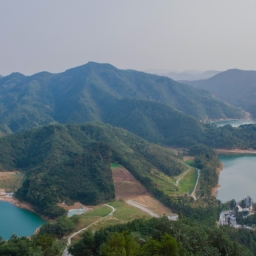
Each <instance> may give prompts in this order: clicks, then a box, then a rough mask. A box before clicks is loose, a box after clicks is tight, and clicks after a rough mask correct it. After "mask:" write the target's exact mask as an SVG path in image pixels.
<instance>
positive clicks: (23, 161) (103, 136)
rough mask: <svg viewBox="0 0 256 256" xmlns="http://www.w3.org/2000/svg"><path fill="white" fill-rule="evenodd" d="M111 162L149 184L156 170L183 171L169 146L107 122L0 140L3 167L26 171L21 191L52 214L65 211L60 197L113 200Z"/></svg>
mask: <svg viewBox="0 0 256 256" xmlns="http://www.w3.org/2000/svg"><path fill="white" fill-rule="evenodd" d="M111 162H118V163H120V164H122V165H123V166H124V167H126V168H127V169H128V170H129V171H131V173H132V174H133V175H134V176H135V177H136V178H137V179H138V180H140V181H141V182H142V184H143V185H145V187H146V188H148V187H155V184H154V182H153V180H152V178H151V175H150V173H151V170H154V169H157V170H159V171H160V172H163V173H165V174H166V175H169V176H175V175H178V174H180V173H181V172H182V171H183V170H184V164H183V163H182V162H180V161H179V160H177V159H176V157H175V156H174V155H173V154H172V153H171V151H170V150H167V149H164V148H162V147H160V146H157V145H153V144H150V143H148V142H146V141H145V140H143V139H141V138H140V137H138V136H135V135H133V134H131V133H129V132H127V131H125V130H123V129H120V128H114V127H112V126H110V125H104V124H87V125H68V126H64V125H50V126H47V127H43V128H38V129H35V130H32V131H30V132H22V133H17V134H13V135H10V136H7V137H4V138H2V139H1V140H0V168H1V170H6V169H7V170H8V169H9V170H16V169H19V170H22V171H23V172H25V175H26V176H25V180H24V182H23V184H22V186H21V188H20V189H19V190H18V191H17V192H16V196H17V197H18V198H19V199H20V200H24V201H27V202H29V203H31V204H32V205H34V206H35V209H36V210H37V211H38V212H39V213H41V214H44V215H47V216H50V217H53V218H54V217H57V216H59V215H61V214H63V211H64V210H63V209H61V208H59V207H58V206H56V203H57V202H62V201H64V200H65V201H66V203H69V202H70V203H71V202H72V201H80V202H82V203H84V204H91V205H94V204H99V203H102V202H105V201H109V200H111V199H114V198H115V191H114V186H113V180H112V172H111V169H110V163H111ZM156 189H158V190H159V191H161V190H162V188H161V187H160V186H159V187H157V188H156Z"/></svg>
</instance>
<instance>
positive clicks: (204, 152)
mask: <svg viewBox="0 0 256 256" xmlns="http://www.w3.org/2000/svg"><path fill="white" fill-rule="evenodd" d="M189 155H191V156H194V157H195V160H194V164H195V167H196V168H198V169H200V179H199V189H198V191H197V193H198V194H199V195H200V196H205V195H208V196H210V195H211V190H212V188H213V187H216V186H217V185H218V174H217V171H216V170H217V168H218V167H219V166H220V161H219V158H218V155H217V154H216V152H215V151H214V150H213V149H212V148H209V147H207V146H204V145H196V146H193V147H191V148H190V150H189Z"/></svg>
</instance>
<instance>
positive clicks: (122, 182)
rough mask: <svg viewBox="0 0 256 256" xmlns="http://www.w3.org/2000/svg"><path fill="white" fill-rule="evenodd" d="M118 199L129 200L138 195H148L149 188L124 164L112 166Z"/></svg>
mask: <svg viewBox="0 0 256 256" xmlns="http://www.w3.org/2000/svg"><path fill="white" fill-rule="evenodd" d="M112 174H113V180H114V186H115V191H116V199H117V200H119V199H122V200H128V199H132V198H134V197H137V196H142V195H148V192H147V190H146V189H145V188H144V187H143V186H142V185H141V183H140V182H139V181H138V180H136V179H135V178H134V177H133V175H132V174H131V173H130V172H129V171H128V170H126V169H125V168H124V167H123V166H118V167H114V168H112Z"/></svg>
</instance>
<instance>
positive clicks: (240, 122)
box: [213, 119, 256, 127]
mask: <svg viewBox="0 0 256 256" xmlns="http://www.w3.org/2000/svg"><path fill="white" fill-rule="evenodd" d="M255 122H256V121H255V120H252V119H249V120H248V119H239V120H228V121H219V122H213V123H215V124H216V125H217V127H221V126H224V125H226V124H230V125H231V126H233V127H238V126H240V125H243V124H255Z"/></svg>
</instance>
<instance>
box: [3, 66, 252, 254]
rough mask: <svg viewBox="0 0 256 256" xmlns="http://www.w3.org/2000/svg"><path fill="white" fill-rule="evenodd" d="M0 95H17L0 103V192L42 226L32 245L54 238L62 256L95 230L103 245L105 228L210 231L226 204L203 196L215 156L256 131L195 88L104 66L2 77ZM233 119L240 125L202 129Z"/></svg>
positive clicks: (244, 145) (245, 143) (241, 148)
mask: <svg viewBox="0 0 256 256" xmlns="http://www.w3.org/2000/svg"><path fill="white" fill-rule="evenodd" d="M75 81H77V82H75ZM9 84H12V90H9V89H8V88H9ZM35 84H37V86H35ZM17 88H19V90H17ZM63 88H65V90H63ZM0 92H1V93H2V94H1V95H3V98H2V99H10V100H11V99H14V98H19V99H22V100H21V101H20V105H19V107H18V108H16V107H15V106H11V105H8V104H9V102H10V101H9V100H8V101H7V100H6V101H4V100H3V101H2V102H3V104H2V108H1V111H2V112H1V113H0V123H1V125H0V130H1V138H0V170H1V173H0V174H1V175H0V187H1V188H2V189H5V190H6V191H10V192H14V197H15V198H10V199H8V200H10V201H11V202H14V203H15V202H16V204H19V206H20V207H23V206H24V207H27V206H29V207H30V208H29V209H30V210H31V211H35V212H36V213H38V214H40V215H41V216H43V217H44V218H46V219H47V220H48V221H47V223H46V224H44V225H43V226H42V227H41V228H40V229H38V230H37V234H36V235H35V236H33V238H32V243H38V242H37V240H35V241H34V240H33V239H41V237H44V236H46V237H48V236H51V237H54V238H53V240H52V246H55V247H56V250H58V251H59V254H60V252H63V251H64V250H65V253H66V255H67V253H68V252H67V248H66V246H67V241H68V247H69V249H70V250H71V251H72V250H76V249H75V248H77V246H78V245H79V244H81V243H82V241H84V240H83V237H84V236H90V237H91V238H90V239H94V238H93V237H97V235H98V234H102V239H103V240H101V243H105V242H106V239H107V235H106V234H105V233H104V232H105V231H104V230H112V229H113V230H115V229H117V230H119V228H121V227H123V226H124V227H125V226H126V225H128V226H129V225H131V223H135V222H136V221H137V220H138V221H141V225H144V224H145V225H147V224H146V223H147V222H148V221H149V222H150V221H151V218H152V217H155V218H157V219H159V220H158V221H160V222H161V221H165V218H167V220H169V221H171V222H173V221H176V222H177V224H170V225H178V226H179V225H184V223H183V219H184V218H185V219H186V220H187V222H186V223H189V224H188V225H189V228H190V227H192V226H193V225H194V224H192V223H194V222H196V223H198V225H202V226H203V229H205V228H206V227H207V228H209V227H210V228H212V231H211V232H215V231H213V230H215V228H216V227H215V223H216V216H219V213H220V211H222V210H223V208H227V209H229V208H231V206H230V205H231V204H229V202H226V201H225V199H221V200H222V202H219V201H218V200H216V198H215V197H214V196H212V195H213V190H214V189H215V188H217V187H218V184H219V173H218V171H217V170H219V168H220V166H221V163H220V160H219V158H218V155H217V153H216V151H215V150H214V148H215V149H218V150H217V152H229V151H234V152H249V151H250V152H254V149H256V144H255V143H256V129H255V125H254V124H253V122H251V123H250V122H249V123H246V124H244V121H243V120H242V119H241V118H244V116H246V113H245V112H244V111H243V110H242V109H239V108H236V107H233V106H231V105H228V104H226V103H225V102H222V101H220V100H217V99H215V98H214V97H213V96H212V95H211V94H209V93H208V92H206V91H204V90H198V89H193V88H192V87H190V86H189V85H183V84H181V83H178V82H175V81H173V80H171V79H168V78H163V77H162V78H161V77H159V76H155V75H149V74H145V73H143V72H137V71H132V70H119V69H117V68H115V67H113V66H111V65H108V64H97V63H88V64H86V65H83V66H80V67H77V68H73V69H70V70H67V71H65V72H62V73H59V74H50V73H46V72H43V73H39V74H35V75H34V76H31V77H24V76H23V75H21V74H17V73H16V74H11V75H10V76H8V77H3V78H2V79H1V80H0ZM32 95H33V96H32ZM30 96H31V97H30ZM42 96H43V97H42ZM181 102H183V103H184V102H186V104H181ZM67 106H69V107H67ZM7 109H12V111H11V112H10V111H7ZM237 118H238V119H239V121H237V123H239V124H242V125H241V126H237V127H235V126H236V121H234V122H233V123H232V122H231V124H232V126H234V127H232V126H225V125H224V126H222V125H221V124H217V125H216V124H213V123H210V122H209V120H211V119H213V120H214V119H215V120H216V119H237ZM7 120H8V121H7ZM88 121H94V122H88ZM221 175H222V174H221ZM220 183H221V179H220ZM223 187H224V186H223ZM221 189H222V186H221V187H220V188H219V191H218V192H217V199H220V197H218V196H219V195H220V194H221V192H220V191H221ZM231 199H232V198H230V199H228V200H231ZM5 200H6V199H5ZM70 210H71V211H72V213H71V212H69V214H68V211H70ZM74 213H78V214H79V215H76V214H74ZM67 216H70V217H67ZM238 219H239V218H238ZM155 221H156V220H155ZM250 221H251V220H250ZM253 221H254V220H252V222H253ZM142 223H144V224H142ZM253 223H254V222H253ZM166 225H167V226H168V225H169V224H166ZM179 228H180V230H182V227H181V226H179ZM189 228H188V229H189ZM102 232H103V233H104V234H103V233H102ZM111 232H112V231H111ZM148 232H149V233H150V232H151V231H148ZM216 232H217V231H216ZM219 232H222V231H219ZM223 232H224V231H223ZM225 232H227V231H225ZM230 232H231V231H230ZM92 234H93V235H92ZM233 235H234V234H233V233H232V232H231V233H230V236H229V237H228V238H227V239H230V238H231V236H233ZM139 236H142V237H143V230H142V231H139ZM103 237H104V238H103ZM42 239H43V238H42ZM97 239H98V238H97ZM143 239H145V238H143ZM175 239H178V240H179V239H180V238H178V237H176V238H175ZM146 240H147V239H146ZM146 240H145V241H146ZM236 241H237V243H239V240H238V239H237V240H236ZM255 241H256V240H255ZM91 244H93V242H92V243H91ZM245 244H246V243H245ZM183 246H185V245H184V244H183ZM246 246H247V247H248V245H247V244H246ZM96 247H97V246H95V248H96ZM65 248H66V249H65ZM97 248H98V247H97ZM186 248H187V250H190V249H189V248H188V247H186ZM0 249H1V248H0ZM97 250H100V249H99V248H98V249H97ZM243 250H245V249H243ZM97 253H98V252H97ZM74 255H76V254H74Z"/></svg>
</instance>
